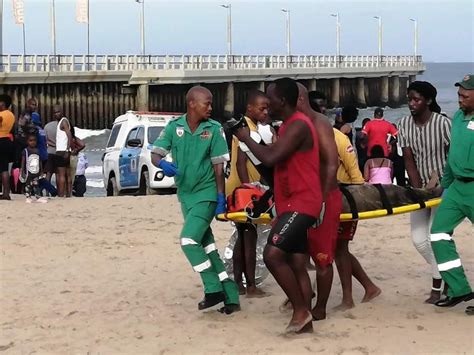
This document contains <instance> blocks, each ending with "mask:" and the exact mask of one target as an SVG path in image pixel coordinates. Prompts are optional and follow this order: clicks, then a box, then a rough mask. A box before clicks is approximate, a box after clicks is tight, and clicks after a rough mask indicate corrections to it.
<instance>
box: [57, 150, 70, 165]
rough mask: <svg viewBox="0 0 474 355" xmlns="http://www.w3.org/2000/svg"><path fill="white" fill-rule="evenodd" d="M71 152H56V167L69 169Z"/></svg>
mask: <svg viewBox="0 0 474 355" xmlns="http://www.w3.org/2000/svg"><path fill="white" fill-rule="evenodd" d="M69 156H70V155H69V152H56V167H57V168H69Z"/></svg>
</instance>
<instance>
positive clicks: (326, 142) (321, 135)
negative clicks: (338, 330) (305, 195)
mask: <svg viewBox="0 0 474 355" xmlns="http://www.w3.org/2000/svg"><path fill="white" fill-rule="evenodd" d="M298 90H299V97H298V106H297V109H298V111H301V112H303V113H304V114H305V115H306V116H308V117H309V118H311V120H312V121H313V124H314V127H315V128H316V132H317V134H318V140H319V159H320V162H321V168H320V170H321V171H320V176H321V190H322V193H323V199H324V204H325V210H324V218H323V222H322V224H321V225H320V226H318V227H317V228H310V229H309V230H308V249H309V255H310V256H311V258H312V259H313V261H314V264H315V265H316V270H317V273H316V286H317V291H318V295H317V300H316V305H315V306H314V308H313V309H312V311H311V312H312V314H313V319H314V320H322V319H325V318H326V305H327V302H328V299H329V294H330V293H331V286H332V281H333V277H334V271H333V267H332V262H333V260H334V254H335V252H336V242H337V231H338V228H339V215H340V214H341V211H342V194H341V191H340V190H339V185H338V183H337V178H336V174H337V169H338V167H339V158H338V154H337V146H336V141H335V138H334V132H333V128H332V126H331V124H330V123H329V120H328V118H327V117H326V116H324V115H322V114H321V113H319V112H316V111H314V110H313V109H312V108H311V104H310V101H309V96H308V90H307V89H306V87H305V86H304V85H303V84H300V83H298Z"/></svg>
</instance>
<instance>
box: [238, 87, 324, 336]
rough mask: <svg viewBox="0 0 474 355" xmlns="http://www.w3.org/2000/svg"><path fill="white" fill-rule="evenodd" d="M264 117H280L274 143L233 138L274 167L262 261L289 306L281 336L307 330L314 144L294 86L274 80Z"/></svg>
mask: <svg viewBox="0 0 474 355" xmlns="http://www.w3.org/2000/svg"><path fill="white" fill-rule="evenodd" d="M267 95H268V97H269V99H270V105H269V113H270V116H271V117H272V118H277V119H281V120H282V121H283V124H282V125H281V127H280V129H279V132H278V133H279V139H278V140H277V141H276V143H274V144H272V145H271V146H268V147H267V146H263V145H260V144H258V143H256V142H255V141H253V140H252V139H251V138H250V133H249V129H248V128H240V129H239V130H238V131H237V132H235V135H236V136H237V138H238V139H239V140H240V141H241V142H243V143H245V144H246V145H247V146H248V148H249V149H250V150H251V151H252V153H253V154H254V155H255V156H256V157H257V159H259V160H260V161H261V162H262V163H263V164H264V165H265V166H271V167H272V166H273V167H274V185H275V186H274V197H275V207H276V211H277V214H278V216H277V217H276V218H275V223H274V225H273V228H272V230H271V232H270V234H269V236H268V241H267V245H266V247H265V251H264V261H265V264H266V266H267V267H268V269H269V270H270V272H271V273H272V275H273V277H274V278H275V280H276V281H277V282H278V284H279V285H280V286H281V288H282V289H283V291H284V292H285V293H286V295H287V296H288V298H289V300H290V302H291V304H292V305H293V316H292V318H291V321H290V323H289V324H288V326H287V328H286V333H300V332H310V331H312V330H313V326H312V319H313V316H312V314H311V295H312V288H311V282H310V279H309V276H308V272H307V270H306V261H307V255H306V253H307V231H308V228H309V227H311V226H312V225H314V224H315V223H317V222H318V220H319V219H320V214H321V210H322V202H323V200H322V193H321V186H320V185H321V184H320V176H319V174H320V173H319V144H318V136H317V134H316V129H315V128H314V125H313V123H312V121H311V120H310V119H309V118H308V117H307V116H306V115H304V114H303V113H301V112H298V111H297V110H296V105H297V102H298V86H297V85H296V82H295V81H294V80H292V79H289V78H284V79H278V80H276V81H275V82H274V83H272V84H271V85H270V86H269V87H268V89H267Z"/></svg>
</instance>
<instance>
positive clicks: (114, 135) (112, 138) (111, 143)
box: [107, 124, 122, 148]
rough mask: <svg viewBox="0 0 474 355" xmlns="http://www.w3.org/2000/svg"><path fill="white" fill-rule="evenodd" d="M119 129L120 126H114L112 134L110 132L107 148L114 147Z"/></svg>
mask: <svg viewBox="0 0 474 355" xmlns="http://www.w3.org/2000/svg"><path fill="white" fill-rule="evenodd" d="M120 128H122V125H121V124H118V125H115V126H114V127H113V128H112V132H110V137H109V141H108V142H107V148H110V147H113V146H114V145H115V142H116V141H117V137H118V135H119V132H120Z"/></svg>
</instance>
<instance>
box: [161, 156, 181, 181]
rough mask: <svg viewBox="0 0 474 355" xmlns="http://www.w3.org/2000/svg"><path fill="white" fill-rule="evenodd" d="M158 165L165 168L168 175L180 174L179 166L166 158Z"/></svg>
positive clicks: (164, 171)
mask: <svg viewBox="0 0 474 355" xmlns="http://www.w3.org/2000/svg"><path fill="white" fill-rule="evenodd" d="M158 167H159V168H160V169H161V170H163V173H164V174H165V175H166V176H169V177H171V176H175V175H179V171H178V166H177V165H176V164H175V163H170V162H168V161H166V160H163V159H161V160H160V161H159V163H158Z"/></svg>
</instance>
